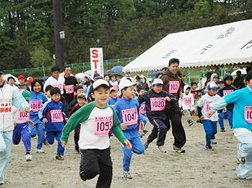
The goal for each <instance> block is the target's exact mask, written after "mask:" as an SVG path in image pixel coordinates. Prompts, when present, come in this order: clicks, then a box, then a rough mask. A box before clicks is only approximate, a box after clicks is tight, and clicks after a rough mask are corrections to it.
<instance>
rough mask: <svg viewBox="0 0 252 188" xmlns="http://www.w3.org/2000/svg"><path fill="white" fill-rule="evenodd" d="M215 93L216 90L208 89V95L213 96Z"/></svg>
mask: <svg viewBox="0 0 252 188" xmlns="http://www.w3.org/2000/svg"><path fill="white" fill-rule="evenodd" d="M216 93H217V90H215V89H209V90H208V95H210V96H214V95H216Z"/></svg>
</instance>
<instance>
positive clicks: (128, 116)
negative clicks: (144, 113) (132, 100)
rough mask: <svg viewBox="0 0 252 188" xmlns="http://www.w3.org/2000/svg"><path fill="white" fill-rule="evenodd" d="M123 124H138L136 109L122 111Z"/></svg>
mask: <svg viewBox="0 0 252 188" xmlns="http://www.w3.org/2000/svg"><path fill="white" fill-rule="evenodd" d="M122 119H123V123H126V124H127V125H135V124H137V123H138V113H137V108H131V109H126V110H122Z"/></svg>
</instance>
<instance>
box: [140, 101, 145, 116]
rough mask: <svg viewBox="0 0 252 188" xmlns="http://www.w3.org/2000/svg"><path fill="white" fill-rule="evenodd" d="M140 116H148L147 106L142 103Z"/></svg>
mask: <svg viewBox="0 0 252 188" xmlns="http://www.w3.org/2000/svg"><path fill="white" fill-rule="evenodd" d="M139 111H140V114H142V115H145V114H146V104H145V103H142V104H141V106H140V110H139Z"/></svg>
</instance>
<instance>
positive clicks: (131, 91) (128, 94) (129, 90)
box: [122, 86, 136, 99]
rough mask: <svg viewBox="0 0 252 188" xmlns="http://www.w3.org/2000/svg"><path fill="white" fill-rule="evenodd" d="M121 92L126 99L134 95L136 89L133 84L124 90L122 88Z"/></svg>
mask: <svg viewBox="0 0 252 188" xmlns="http://www.w3.org/2000/svg"><path fill="white" fill-rule="evenodd" d="M122 93H123V96H124V97H125V98H126V99H133V98H134V97H135V93H136V90H135V87H134V86H130V87H128V88H127V89H126V90H122Z"/></svg>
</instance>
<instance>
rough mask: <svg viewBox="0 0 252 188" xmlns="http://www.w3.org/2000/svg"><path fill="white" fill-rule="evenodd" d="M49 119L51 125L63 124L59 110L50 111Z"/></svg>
mask: <svg viewBox="0 0 252 188" xmlns="http://www.w3.org/2000/svg"><path fill="white" fill-rule="evenodd" d="M51 119H52V122H53V123H57V122H63V115H62V111H61V110H51Z"/></svg>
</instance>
